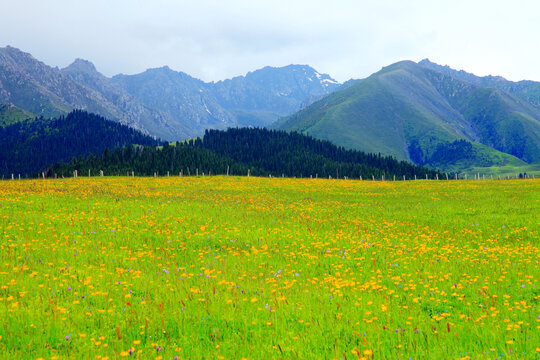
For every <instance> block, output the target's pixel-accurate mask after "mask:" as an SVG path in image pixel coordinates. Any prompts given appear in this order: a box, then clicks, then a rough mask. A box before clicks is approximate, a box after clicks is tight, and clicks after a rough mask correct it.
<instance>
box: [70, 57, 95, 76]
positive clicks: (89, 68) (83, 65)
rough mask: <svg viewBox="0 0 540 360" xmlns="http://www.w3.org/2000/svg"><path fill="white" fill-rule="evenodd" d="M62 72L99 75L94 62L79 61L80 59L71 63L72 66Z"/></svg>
mask: <svg viewBox="0 0 540 360" xmlns="http://www.w3.org/2000/svg"><path fill="white" fill-rule="evenodd" d="M62 70H67V71H68V72H73V71H75V72H84V73H97V72H98V71H97V70H96V67H95V66H94V64H93V63H92V62H90V61H88V60H84V59H79V58H77V59H75V61H74V62H73V63H71V65H69V66H68V67H66V68H64V69H62Z"/></svg>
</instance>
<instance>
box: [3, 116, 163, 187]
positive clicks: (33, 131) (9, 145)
mask: <svg viewBox="0 0 540 360" xmlns="http://www.w3.org/2000/svg"><path fill="white" fill-rule="evenodd" d="M131 144H141V145H154V146H155V145H156V144H157V142H156V140H155V139H153V138H151V137H149V136H147V135H144V134H142V133H141V132H139V131H137V130H135V129H133V128H130V127H128V126H126V125H122V124H119V123H117V122H114V121H109V120H105V119H104V118H102V117H100V116H97V115H93V114H89V113H86V112H84V111H80V110H77V111H74V112H71V113H69V114H68V115H66V116H65V117H64V116H61V117H59V118H54V119H45V118H38V119H35V120H33V121H24V122H19V123H16V124H12V125H10V126H6V127H0V176H2V177H11V174H12V173H13V174H15V176H18V174H21V176H23V177H25V176H32V175H34V174H35V173H36V172H37V171H38V170H40V169H42V168H43V167H45V166H46V165H48V164H52V163H55V162H67V161H71V160H72V159H73V158H76V157H79V156H86V155H89V154H101V153H102V152H103V150H104V149H105V148H110V149H112V148H116V147H119V146H126V145H131Z"/></svg>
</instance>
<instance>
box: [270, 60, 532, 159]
mask: <svg viewBox="0 0 540 360" xmlns="http://www.w3.org/2000/svg"><path fill="white" fill-rule="evenodd" d="M273 126H274V127H275V128H278V129H284V130H295V131H301V132H304V133H309V134H310V135H312V136H314V137H317V138H320V139H327V140H330V141H332V142H334V143H336V144H339V145H342V146H345V147H348V148H353V149H360V150H363V151H368V152H376V153H377V152H380V153H382V154H385V155H393V156H395V157H397V158H398V159H408V160H413V161H415V162H416V163H424V161H425V160H426V159H429V158H430V157H431V156H432V154H433V153H434V152H435V151H436V149H437V146H438V145H439V144H450V143H452V142H454V141H456V140H462V139H463V140H467V141H471V142H478V143H481V144H484V145H487V146H488V147H491V148H493V149H495V150H498V151H500V152H505V153H508V154H510V155H512V156H514V157H517V158H520V159H522V160H524V161H527V162H535V161H539V160H540V109H539V108H538V107H536V106H534V105H533V104H530V103H528V102H526V101H524V100H522V99H519V98H517V97H515V96H513V95H511V94H509V93H506V92H504V91H501V90H498V89H494V88H484V87H479V86H477V85H474V84H471V83H468V82H464V81H461V80H459V79H456V78H454V77H452V76H449V75H448V74H444V73H441V72H437V71H434V70H430V69H427V68H426V67H423V66H421V65H418V64H416V63H414V62H411V61H404V62H399V63H396V64H393V65H390V66H388V67H385V68H383V69H382V70H381V71H379V72H377V73H375V74H373V75H372V76H370V77H368V78H366V79H363V80H360V81H357V82H355V83H353V84H352V85H351V86H349V87H348V88H346V89H344V90H340V91H336V92H334V93H333V94H331V95H329V96H327V97H325V98H323V99H321V100H319V101H317V102H315V103H314V104H312V105H311V106H309V107H307V108H305V109H303V110H301V111H299V112H298V113H296V114H294V115H291V116H289V117H285V118H282V119H280V120H279V121H278V122H276V123H275V124H274V125H273ZM486 151H488V149H487V148H485V147H478V146H476V154H477V155H478V156H479V157H483V158H486V156H487V157H489V156H488V154H486ZM488 152H492V151H491V150H489V151H488ZM491 158H493V157H491ZM495 158H500V156H496V157H495ZM428 165H429V163H428Z"/></svg>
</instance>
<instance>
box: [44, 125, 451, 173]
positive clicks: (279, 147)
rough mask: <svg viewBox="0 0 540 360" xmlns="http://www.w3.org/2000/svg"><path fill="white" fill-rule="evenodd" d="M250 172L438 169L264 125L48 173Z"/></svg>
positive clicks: (107, 155)
mask: <svg viewBox="0 0 540 360" xmlns="http://www.w3.org/2000/svg"><path fill="white" fill-rule="evenodd" d="M75 170H77V172H78V173H79V174H85V175H86V174H88V171H90V174H94V175H98V174H100V172H101V171H103V173H104V174H105V175H131V174H132V173H133V174H135V175H137V176H154V175H166V174H170V175H180V174H181V175H188V176H189V175H197V174H198V175H202V174H203V173H204V174H206V175H209V174H210V175H217V174H223V175H225V174H229V175H247V174H248V171H249V173H250V175H253V176H274V177H279V176H285V177H324V178H328V177H332V178H345V177H347V178H355V179H359V178H361V177H362V178H363V179H372V178H375V179H382V178H385V179H391V178H393V177H394V176H395V177H396V178H397V179H400V180H401V179H403V176H405V177H406V179H412V178H414V177H415V176H417V177H419V178H425V177H426V176H427V177H429V178H431V179H433V178H435V177H436V176H439V177H440V176H441V174H440V173H439V172H437V171H434V170H430V169H427V168H424V167H421V166H416V165H413V164H411V163H408V162H406V161H398V160H396V159H394V158H393V157H389V156H382V155H381V154H366V153H363V152H361V151H356V150H348V149H345V148H343V147H338V146H336V145H334V144H332V143H330V142H328V141H323V140H317V139H314V138H312V137H309V136H306V135H302V134H299V133H288V132H284V131H278V130H268V129H260V128H234V129H228V130H225V131H223V130H207V131H206V132H205V134H204V136H203V137H202V138H197V139H192V140H189V141H185V142H178V143H171V144H169V143H164V144H163V145H162V146H155V145H150V146H140V145H137V146H134V145H131V146H124V147H119V148H116V149H114V150H112V149H111V150H110V149H107V150H105V151H104V152H103V153H102V154H101V155H88V156H80V157H77V158H74V159H72V160H71V161H70V162H68V163H56V164H55V165H53V166H49V167H46V168H45V169H44V171H45V172H46V173H47V174H48V176H54V175H55V174H56V176H72V174H73V173H74V171H75Z"/></svg>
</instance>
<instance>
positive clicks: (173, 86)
mask: <svg viewBox="0 0 540 360" xmlns="http://www.w3.org/2000/svg"><path fill="white" fill-rule="evenodd" d="M112 80H113V82H114V83H116V84H119V85H120V86H121V87H122V88H124V89H125V90H126V91H127V92H129V93H130V94H131V95H133V96H135V97H136V98H137V99H138V100H140V101H141V102H143V103H144V104H145V105H146V106H148V107H150V108H154V109H160V110H162V111H164V112H166V113H167V114H170V115H171V117H173V118H175V119H179V120H181V121H182V122H183V123H184V124H187V125H189V126H191V129H190V130H191V134H192V135H202V132H203V130H204V129H208V128H214V129H224V128H227V127H231V126H265V125H268V124H270V123H271V122H273V121H275V120H276V119H277V118H278V117H280V116H284V115H288V114H291V113H293V112H295V111H296V110H298V109H300V108H301V107H302V106H304V105H306V104H310V103H311V102H312V101H314V100H315V99H317V98H318V97H321V96H324V95H327V94H329V93H331V92H332V91H333V90H335V89H337V87H338V86H339V83H338V82H336V81H335V80H333V79H332V78H330V77H329V76H328V75H321V74H319V73H318V72H316V71H315V70H314V69H312V68H310V67H309V66H301V65H289V66H286V67H283V68H271V67H266V68H264V69H261V70H257V71H254V72H251V73H248V74H247V75H246V76H238V77H235V78H233V79H230V80H224V81H219V82H217V83H205V82H203V81H201V80H198V79H195V78H193V77H191V76H189V75H187V74H185V73H182V72H177V71H174V70H171V69H170V68H169V67H166V66H165V67H162V68H159V69H150V70H147V71H145V72H143V73H141V74H137V75H129V76H128V75H117V76H114V77H113V79H112Z"/></svg>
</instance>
